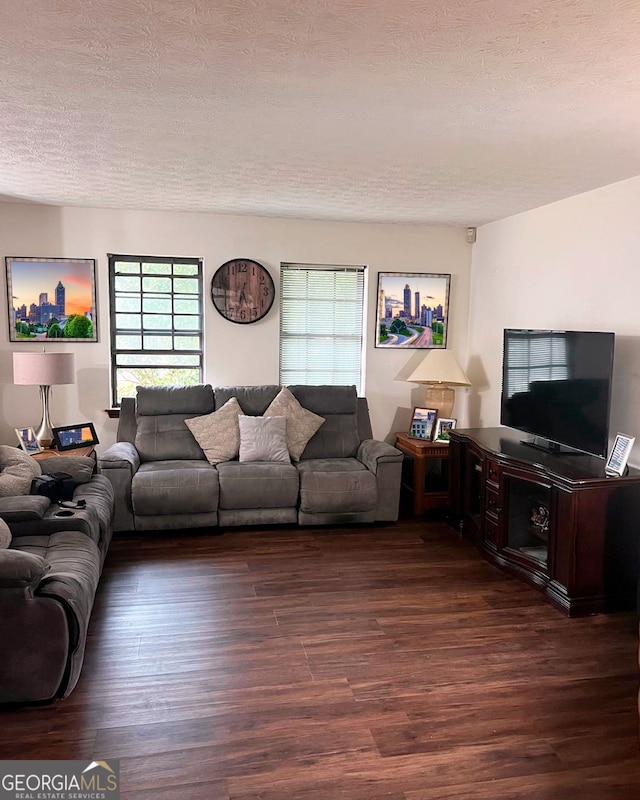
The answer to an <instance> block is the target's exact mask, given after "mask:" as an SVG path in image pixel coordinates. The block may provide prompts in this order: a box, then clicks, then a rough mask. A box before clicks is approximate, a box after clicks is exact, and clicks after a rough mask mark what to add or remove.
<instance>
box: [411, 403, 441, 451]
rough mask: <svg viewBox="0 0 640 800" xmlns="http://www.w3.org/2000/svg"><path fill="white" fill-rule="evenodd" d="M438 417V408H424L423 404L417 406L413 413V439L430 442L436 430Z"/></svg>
mask: <svg viewBox="0 0 640 800" xmlns="http://www.w3.org/2000/svg"><path fill="white" fill-rule="evenodd" d="M437 417H438V409H437V408H422V407H421V406H416V407H415V408H414V409H413V414H412V415H411V427H410V428H409V436H411V437H412V438H413V439H423V440H426V441H428V442H430V441H431V439H432V437H433V431H434V430H435V426H436V419H437Z"/></svg>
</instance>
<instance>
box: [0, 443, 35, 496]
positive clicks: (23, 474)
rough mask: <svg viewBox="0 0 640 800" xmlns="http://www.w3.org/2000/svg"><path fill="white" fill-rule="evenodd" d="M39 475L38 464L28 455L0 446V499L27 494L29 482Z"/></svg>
mask: <svg viewBox="0 0 640 800" xmlns="http://www.w3.org/2000/svg"><path fill="white" fill-rule="evenodd" d="M41 474H42V470H41V469H40V464H39V463H38V462H37V461H36V459H35V458H33V457H32V456H30V455H29V454H28V453H25V452H24V451H22V450H19V449H18V448H17V447H10V446H9V445H8V444H2V445H0V497H15V495H24V494H29V492H30V490H31V481H32V480H33V479H34V478H36V477H37V476H38V475H41Z"/></svg>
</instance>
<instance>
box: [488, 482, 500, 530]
mask: <svg viewBox="0 0 640 800" xmlns="http://www.w3.org/2000/svg"><path fill="white" fill-rule="evenodd" d="M501 510H502V509H501V508H500V497H499V495H498V492H496V491H495V489H492V488H490V487H489V486H487V489H486V491H485V495H484V511H485V514H487V516H491V517H494V519H495V521H496V522H497V521H498V516H499V515H500V512H501Z"/></svg>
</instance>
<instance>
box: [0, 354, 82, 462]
mask: <svg viewBox="0 0 640 800" xmlns="http://www.w3.org/2000/svg"><path fill="white" fill-rule="evenodd" d="M74 367H75V364H74V357H73V353H14V354H13V382H14V383H15V384H18V385H19V386H39V387H40V402H41V403H42V419H41V420H40V425H39V426H38V428H37V429H36V431H35V435H36V439H37V440H38V443H39V445H40V447H51V443H52V442H53V431H52V430H51V419H50V418H49V390H50V387H51V386H58V385H60V384H63V383H75V382H76V376H75V368H74Z"/></svg>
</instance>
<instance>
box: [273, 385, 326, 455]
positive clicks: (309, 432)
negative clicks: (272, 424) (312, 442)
mask: <svg viewBox="0 0 640 800" xmlns="http://www.w3.org/2000/svg"><path fill="white" fill-rule="evenodd" d="M264 415H265V417H275V416H278V417H285V419H286V420H287V447H288V448H289V455H290V456H291V458H292V459H293V460H294V461H299V460H300V456H301V455H302V453H303V451H304V448H305V447H306V446H307V442H308V441H309V439H311V437H312V436H313V434H314V433H315V432H316V431H317V430H318V428H320V426H321V425H323V424H324V422H325V419H324V417H320V416H319V415H318V414H314V413H313V411H309V410H308V409H306V408H303V407H302V406H301V405H300V403H299V402H298V401H297V400H296V398H295V397H294V396H293V395H292V394H291V391H290V390H289V389H287V387H286V386H284V387H283V388H282V389H281V390H280V391H279V392H278V394H277V395H276V397H275V398H274V399H273V401H272V403H271V405H270V406H269V408H268V409H267V410H266V411H265V412H264Z"/></svg>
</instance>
